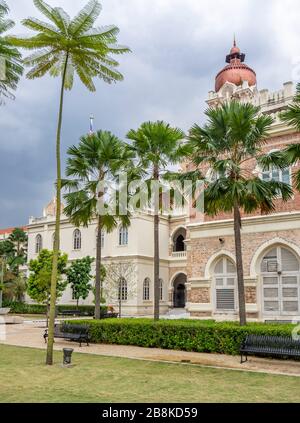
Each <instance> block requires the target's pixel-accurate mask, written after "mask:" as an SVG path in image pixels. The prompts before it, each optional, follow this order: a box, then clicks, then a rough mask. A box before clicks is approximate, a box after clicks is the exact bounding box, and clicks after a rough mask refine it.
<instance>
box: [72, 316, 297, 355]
mask: <svg viewBox="0 0 300 423" xmlns="http://www.w3.org/2000/svg"><path fill="white" fill-rule="evenodd" d="M76 323H79V324H84V325H88V326H89V327H90V335H91V342H93V343H104V344H117V345H135V346H139V347H147V348H162V349H170V350H181V351H194V352H206V353H220V354H229V355H237V354H239V350H240V345H241V343H242V341H243V340H244V339H245V337H246V335H247V334H257V335H275V336H291V333H292V330H293V329H294V327H295V326H293V325H291V324H286V325H284V324H281V325H277V324H268V325H267V324H263V323H249V325H248V326H246V327H241V326H239V324H238V323H234V322H225V323H216V322H214V321H195V320H162V321H159V322H154V321H153V320H150V319H108V320H102V321H95V320H94V321H87V320H86V321H84V320H81V321H79V322H76Z"/></svg>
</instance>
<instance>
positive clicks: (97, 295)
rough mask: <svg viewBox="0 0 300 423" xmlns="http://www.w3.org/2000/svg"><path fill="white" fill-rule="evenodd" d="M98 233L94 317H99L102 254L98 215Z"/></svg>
mask: <svg viewBox="0 0 300 423" xmlns="http://www.w3.org/2000/svg"><path fill="white" fill-rule="evenodd" d="M97 230H98V235H97V252H96V281H95V319H97V320H99V319H101V313H100V307H101V282H102V281H101V256H102V245H101V238H102V218H101V216H98V229H97Z"/></svg>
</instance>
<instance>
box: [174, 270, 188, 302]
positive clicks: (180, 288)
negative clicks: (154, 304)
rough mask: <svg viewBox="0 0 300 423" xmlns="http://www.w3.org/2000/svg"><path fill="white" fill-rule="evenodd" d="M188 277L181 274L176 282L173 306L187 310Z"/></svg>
mask: <svg viewBox="0 0 300 423" xmlns="http://www.w3.org/2000/svg"><path fill="white" fill-rule="evenodd" d="M186 281H187V279H186V275H185V274H183V273H181V274H180V275H178V276H177V277H176V279H175V280H174V293H173V306H174V308H185V305H186Z"/></svg>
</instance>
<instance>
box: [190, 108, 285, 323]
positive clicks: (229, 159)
mask: <svg viewBox="0 0 300 423" xmlns="http://www.w3.org/2000/svg"><path fill="white" fill-rule="evenodd" d="M259 111H260V109H259V108H257V107H254V106H253V105H251V104H241V103H238V102H231V103H229V104H225V105H223V106H222V107H220V108H217V109H209V110H207V111H206V116H207V118H208V123H207V124H206V125H205V126H204V127H203V128H201V127H200V126H198V125H194V127H193V128H192V129H191V130H190V135H189V147H190V149H191V151H192V152H193V153H192V155H191V158H192V162H193V164H194V165H195V166H196V168H197V170H195V173H196V174H198V172H199V169H201V168H202V166H203V167H204V168H210V170H211V171H210V172H209V173H210V177H209V178H208V179H207V180H206V181H205V191H204V207H205V210H204V211H205V212H206V213H207V214H209V215H211V216H216V215H217V214H218V213H220V212H225V213H232V214H233V219H234V239H235V253H236V263H237V279H238V298H239V313H240V324H241V325H245V324H246V323H247V319H246V306H245V288H244V272H243V255H242V241H241V227H242V219H241V211H243V212H244V213H246V214H250V213H253V212H255V211H256V210H258V209H260V210H261V211H262V212H263V213H270V212H272V211H274V210H275V203H274V200H275V199H277V198H279V197H281V198H282V200H283V201H287V200H288V199H290V198H291V196H292V188H291V187H290V186H289V185H287V184H285V183H282V182H277V181H274V180H271V181H264V180H262V179H261V178H260V177H259V176H258V175H255V174H253V168H252V167H251V161H253V160H256V161H257V163H258V165H260V166H261V168H262V170H265V169H266V168H268V167H269V166H272V165H273V166H277V165H278V164H280V159H277V158H276V157H274V156H273V155H272V154H265V153H264V150H263V148H264V146H265V144H266V139H267V135H268V130H269V128H270V125H271V124H272V118H271V117H270V116H265V115H259ZM188 176H189V177H190V176H191V174H189V175H188ZM183 177H184V176H183Z"/></svg>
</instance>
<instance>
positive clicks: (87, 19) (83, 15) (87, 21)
mask: <svg viewBox="0 0 300 423" xmlns="http://www.w3.org/2000/svg"><path fill="white" fill-rule="evenodd" d="M101 9H102V7H101V4H100V3H99V1H98V0H90V1H89V2H88V4H87V5H86V6H85V7H84V8H83V9H82V10H81V11H80V12H79V14H78V15H77V16H76V17H75V18H74V19H73V20H72V22H71V24H70V28H69V31H70V34H72V35H73V36H78V35H79V34H83V33H84V32H86V31H88V30H89V29H91V28H92V26H93V24H94V23H95V21H96V19H97V18H98V16H99V15H100V12H101Z"/></svg>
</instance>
